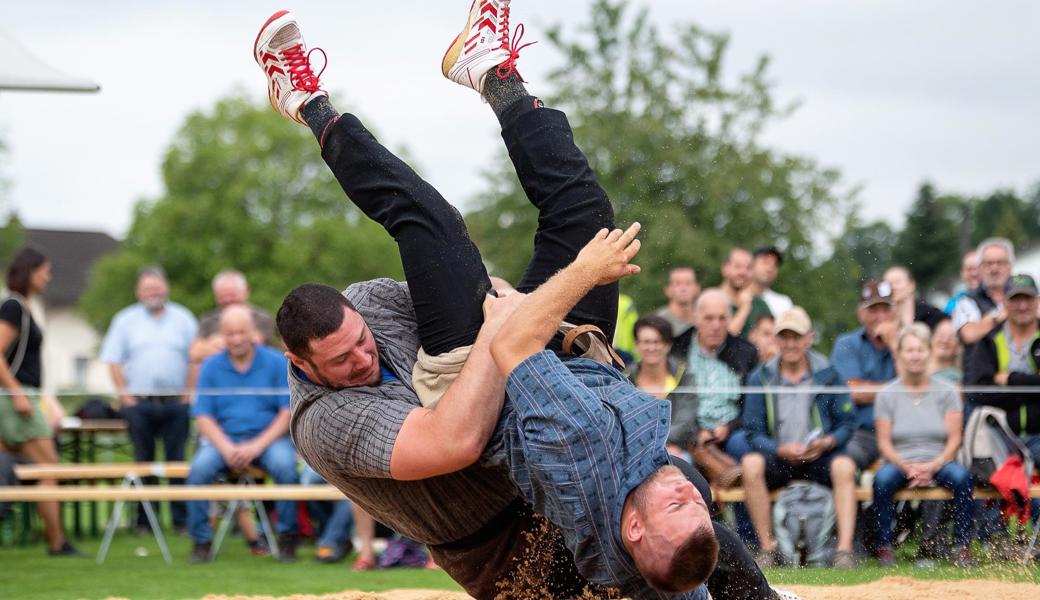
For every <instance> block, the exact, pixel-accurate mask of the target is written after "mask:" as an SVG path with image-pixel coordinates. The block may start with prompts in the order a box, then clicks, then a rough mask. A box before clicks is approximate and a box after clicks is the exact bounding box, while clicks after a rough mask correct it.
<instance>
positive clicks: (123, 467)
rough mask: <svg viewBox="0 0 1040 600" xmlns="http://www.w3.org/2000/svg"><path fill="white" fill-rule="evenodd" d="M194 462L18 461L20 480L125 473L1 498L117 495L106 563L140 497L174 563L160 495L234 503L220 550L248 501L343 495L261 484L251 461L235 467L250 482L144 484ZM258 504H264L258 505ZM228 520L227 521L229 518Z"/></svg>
mask: <svg viewBox="0 0 1040 600" xmlns="http://www.w3.org/2000/svg"><path fill="white" fill-rule="evenodd" d="M189 471H190V464H189V463H186V462H169V463H105V464H64V463H63V464H34V465H20V466H16V467H15V474H16V475H17V476H18V479H19V480H21V481H41V480H48V479H53V480H58V481H84V480H87V481H96V480H105V479H121V480H122V483H121V485H119V486H118V487H97V486H94V485H47V486H41V485H32V486H22V487H18V486H15V487H0V501H9V502H41V501H74V502H81V501H87V502H97V501H115V506H113V509H112V515H111V517H110V518H109V521H108V525H107V526H106V527H105V535H104V538H103V539H102V542H101V547H100V548H99V549H98V557H97V562H98V563H102V562H104V560H105V556H106V555H107V554H108V549H109V547H110V545H111V543H112V537H113V536H114V535H115V530H116V526H117V525H118V523H119V519H120V517H121V516H122V511H123V507H124V505H125V503H126V502H129V501H139V502H140V503H141V508H142V509H143V510H144V512H145V515H146V516H147V517H148V523H149V525H150V526H151V529H152V534H153V535H154V536H155V541H156V543H157V544H158V545H159V550H160V551H161V552H162V555H163V558H164V559H165V560H166V562H167V563H169V564H172V562H173V559H172V557H171V556H170V552H169V548H168V547H167V545H166V539H165V536H164V535H163V532H162V529H161V528H160V527H159V521H158V519H157V518H156V516H155V511H154V510H153V508H152V502H154V501H157V500H172V501H177V500H183V501H191V500H207V501H210V500H223V501H228V502H230V503H231V507H230V508H229V510H228V511H226V513H227V514H226V515H225V519H224V520H223V521H222V522H221V527H220V529H219V530H218V537H216V538H215V539H214V542H215V543H214V545H213V546H212V550H211V552H212V553H213V554H216V550H217V548H219V546H220V544H219V541H220V540H221V539H222V538H223V534H224V533H226V530H227V526H228V525H229V524H230V518H231V517H232V516H233V512H234V509H236V508H237V507H238V506H239V504H240V503H241V502H243V501H249V502H253V503H254V504H255V503H258V502H259V501H261V500H342V499H343V498H344V496H343V493H342V492H340V491H339V490H338V489H336V488H335V487H333V486H331V485H322V486H310V485H277V486H274V485H271V486H268V485H256V481H262V480H263V479H264V478H265V477H266V473H265V472H264V471H263V470H262V469H258V468H256V467H250V468H249V469H248V470H246V471H245V472H242V473H236V474H235V476H236V477H241V478H242V481H243V482H244V483H245V485H234V486H231V485H204V486H185V485H144V483H143V481H142V478H143V477H149V476H154V477H168V478H174V479H183V478H185V477H187V476H188V472H189ZM257 507H258V509H259V506H257ZM260 517H261V524H262V525H263V527H264V532H265V535H267V537H268V541H269V543H272V550H274V551H275V552H277V546H275V545H273V542H274V532H273V530H272V529H271V526H270V523H269V522H268V520H267V515H266V513H265V512H262V511H261V512H260ZM225 521H226V522H225Z"/></svg>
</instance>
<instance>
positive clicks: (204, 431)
mask: <svg viewBox="0 0 1040 600" xmlns="http://www.w3.org/2000/svg"><path fill="white" fill-rule="evenodd" d="M195 428H196V429H198V430H199V435H201V436H202V437H204V438H206V439H207V440H209V442H210V443H211V444H213V447H215V448H216V449H217V451H218V452H220V453H221V454H222V455H226V454H227V452H228V449H229V448H231V446H233V445H234V444H233V443H232V442H231V440H230V439H229V438H228V436H227V435H226V434H225V433H224V430H223V429H221V428H220V425H217V422H216V421H215V420H213V418H212V417H206V416H201V417H198V418H197V419H195Z"/></svg>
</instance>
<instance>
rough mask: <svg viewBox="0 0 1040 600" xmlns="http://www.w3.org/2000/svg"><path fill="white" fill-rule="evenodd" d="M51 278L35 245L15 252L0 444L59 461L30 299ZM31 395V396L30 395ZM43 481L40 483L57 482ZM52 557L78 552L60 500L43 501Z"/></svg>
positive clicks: (38, 459) (3, 315)
mask: <svg viewBox="0 0 1040 600" xmlns="http://www.w3.org/2000/svg"><path fill="white" fill-rule="evenodd" d="M50 280H51V264H50V261H48V260H47V257H45V256H44V255H42V254H40V253H39V252H37V251H36V250H33V249H32V248H23V249H21V250H20V251H18V253H17V254H15V256H14V258H13V259H12V260H11V265H10V266H9V267H8V268H7V289H8V291H9V293H10V294H11V296H10V297H9V298H5V299H4V300H3V302H2V303H0V349H2V350H3V355H2V356H0V386H2V387H3V390H2V395H0V445H2V447H3V448H4V449H5V450H7V451H10V452H13V453H14V454H17V455H20V456H21V457H23V458H25V459H27V460H29V461H31V462H34V463H56V462H58V452H57V449H56V448H55V446H54V440H53V438H52V435H53V434H52V432H51V428H50V426H49V425H48V424H47V421H46V419H45V418H44V416H43V413H42V412H41V410H40V403H39V399H38V395H37V394H35V393H32V392H31V391H30V390H35V389H38V388H39V387H40V384H41V382H42V379H43V377H42V375H43V369H42V367H41V362H42V361H41V347H42V345H43V332H42V331H41V330H40V327H39V326H38V325H37V324H36V320H35V319H33V317H32V314H31V312H30V311H29V299H30V298H31V297H32V296H33V295H35V294H39V293H42V292H43V290H44V289H45V288H46V287H47V283H48V282H50ZM30 398H31V399H30ZM56 484H57V482H56V481H54V480H42V481H40V485H56ZM38 509H39V512H40V517H42V518H43V523H44V529H45V532H46V536H47V546H48V552H49V553H50V554H51V555H52V556H67V555H76V554H78V552H77V551H76V549H75V548H73V547H72V546H71V545H70V544H69V543H68V541H66V539H65V534H64V532H63V531H62V528H61V515H60V508H59V505H58V503H57V502H40V503H38Z"/></svg>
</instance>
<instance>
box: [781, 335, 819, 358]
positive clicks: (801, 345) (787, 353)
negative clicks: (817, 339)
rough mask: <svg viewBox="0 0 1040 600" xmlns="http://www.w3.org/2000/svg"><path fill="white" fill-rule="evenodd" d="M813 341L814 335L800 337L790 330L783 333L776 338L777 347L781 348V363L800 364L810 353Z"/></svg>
mask: <svg viewBox="0 0 1040 600" xmlns="http://www.w3.org/2000/svg"><path fill="white" fill-rule="evenodd" d="M812 340H813V336H812V333H807V334H805V335H799V334H798V333H795V332H794V331H791V330H790V329H785V330H783V331H781V332H780V334H779V335H777V336H776V341H777V345H778V346H779V348H780V362H781V363H786V364H790V365H793V364H796V363H800V362H801V361H802V360H804V359H805V357H806V355H807V354H808V353H809V348H810V347H811V346H812Z"/></svg>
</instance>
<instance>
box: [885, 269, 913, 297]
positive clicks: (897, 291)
mask: <svg viewBox="0 0 1040 600" xmlns="http://www.w3.org/2000/svg"><path fill="white" fill-rule="evenodd" d="M885 281H886V282H888V285H890V286H892V299H893V300H895V301H896V302H903V301H905V300H908V299H910V298H913V296H914V293H916V292H917V286H916V285H914V282H913V281H912V280H911V279H910V275H909V274H908V273H907V272H906V270H905V269H899V268H893V269H889V270H887V271H885Z"/></svg>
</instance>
